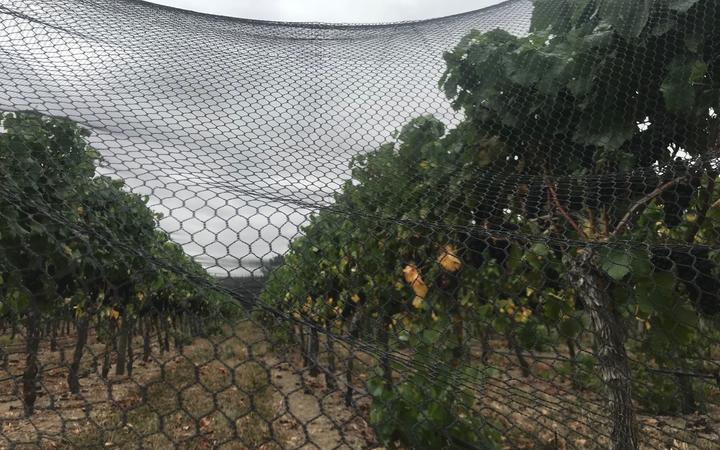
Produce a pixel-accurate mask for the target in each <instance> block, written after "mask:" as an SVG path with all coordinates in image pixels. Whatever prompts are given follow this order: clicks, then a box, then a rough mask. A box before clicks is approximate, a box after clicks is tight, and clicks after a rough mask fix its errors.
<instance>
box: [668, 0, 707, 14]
mask: <svg viewBox="0 0 720 450" xmlns="http://www.w3.org/2000/svg"><path fill="white" fill-rule="evenodd" d="M699 1H700V0H669V3H668V8H670V9H671V10H673V11H678V12H681V13H685V12H688V10H689V9H690V8H692V7H693V6H695V5H696V4H697V3H698V2H699Z"/></svg>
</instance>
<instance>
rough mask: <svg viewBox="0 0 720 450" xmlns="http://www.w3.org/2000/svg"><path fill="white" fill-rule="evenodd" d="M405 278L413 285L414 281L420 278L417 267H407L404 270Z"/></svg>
mask: <svg viewBox="0 0 720 450" xmlns="http://www.w3.org/2000/svg"><path fill="white" fill-rule="evenodd" d="M403 276H404V277H405V282H406V283H408V284H412V282H413V281H415V280H416V279H417V278H418V277H420V274H419V273H418V270H417V267H415V266H413V265H407V266H405V268H404V269H403Z"/></svg>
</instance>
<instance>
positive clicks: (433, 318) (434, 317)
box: [432, 311, 438, 322]
mask: <svg viewBox="0 0 720 450" xmlns="http://www.w3.org/2000/svg"><path fill="white" fill-rule="evenodd" d="M432 320H433V322H435V321H436V320H438V316H437V314H435V311H433V312H432Z"/></svg>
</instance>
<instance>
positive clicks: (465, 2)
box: [153, 0, 502, 23]
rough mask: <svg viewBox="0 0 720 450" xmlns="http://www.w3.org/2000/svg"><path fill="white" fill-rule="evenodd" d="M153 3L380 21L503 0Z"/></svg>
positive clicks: (288, 17) (271, 16)
mask: <svg viewBox="0 0 720 450" xmlns="http://www.w3.org/2000/svg"><path fill="white" fill-rule="evenodd" d="M153 3H160V4H163V5H167V6H173V7H176V8H182V9H189V10H193V11H198V12H204V13H209V14H220V15H225V16H233V17H243V18H248V19H263V20H280V21H292V22H335V23H337V22H344V23H377V22H397V21H403V20H422V19H430V18H434V17H441V16H447V15H451V14H457V13H462V12H466V11H472V10H475V9H479V8H483V7H486V6H491V5H495V4H498V3H502V0H444V1H442V2H439V1H437V0H264V1H262V2H258V1H256V0H239V1H238V0H209V1H208V0H153Z"/></svg>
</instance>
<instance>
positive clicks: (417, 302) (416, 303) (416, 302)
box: [412, 297, 425, 309]
mask: <svg viewBox="0 0 720 450" xmlns="http://www.w3.org/2000/svg"><path fill="white" fill-rule="evenodd" d="M424 304H425V300H424V299H423V298H422V297H415V298H414V299H413V301H412V305H413V306H414V307H415V308H417V309H422V307H423V305H424Z"/></svg>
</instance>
